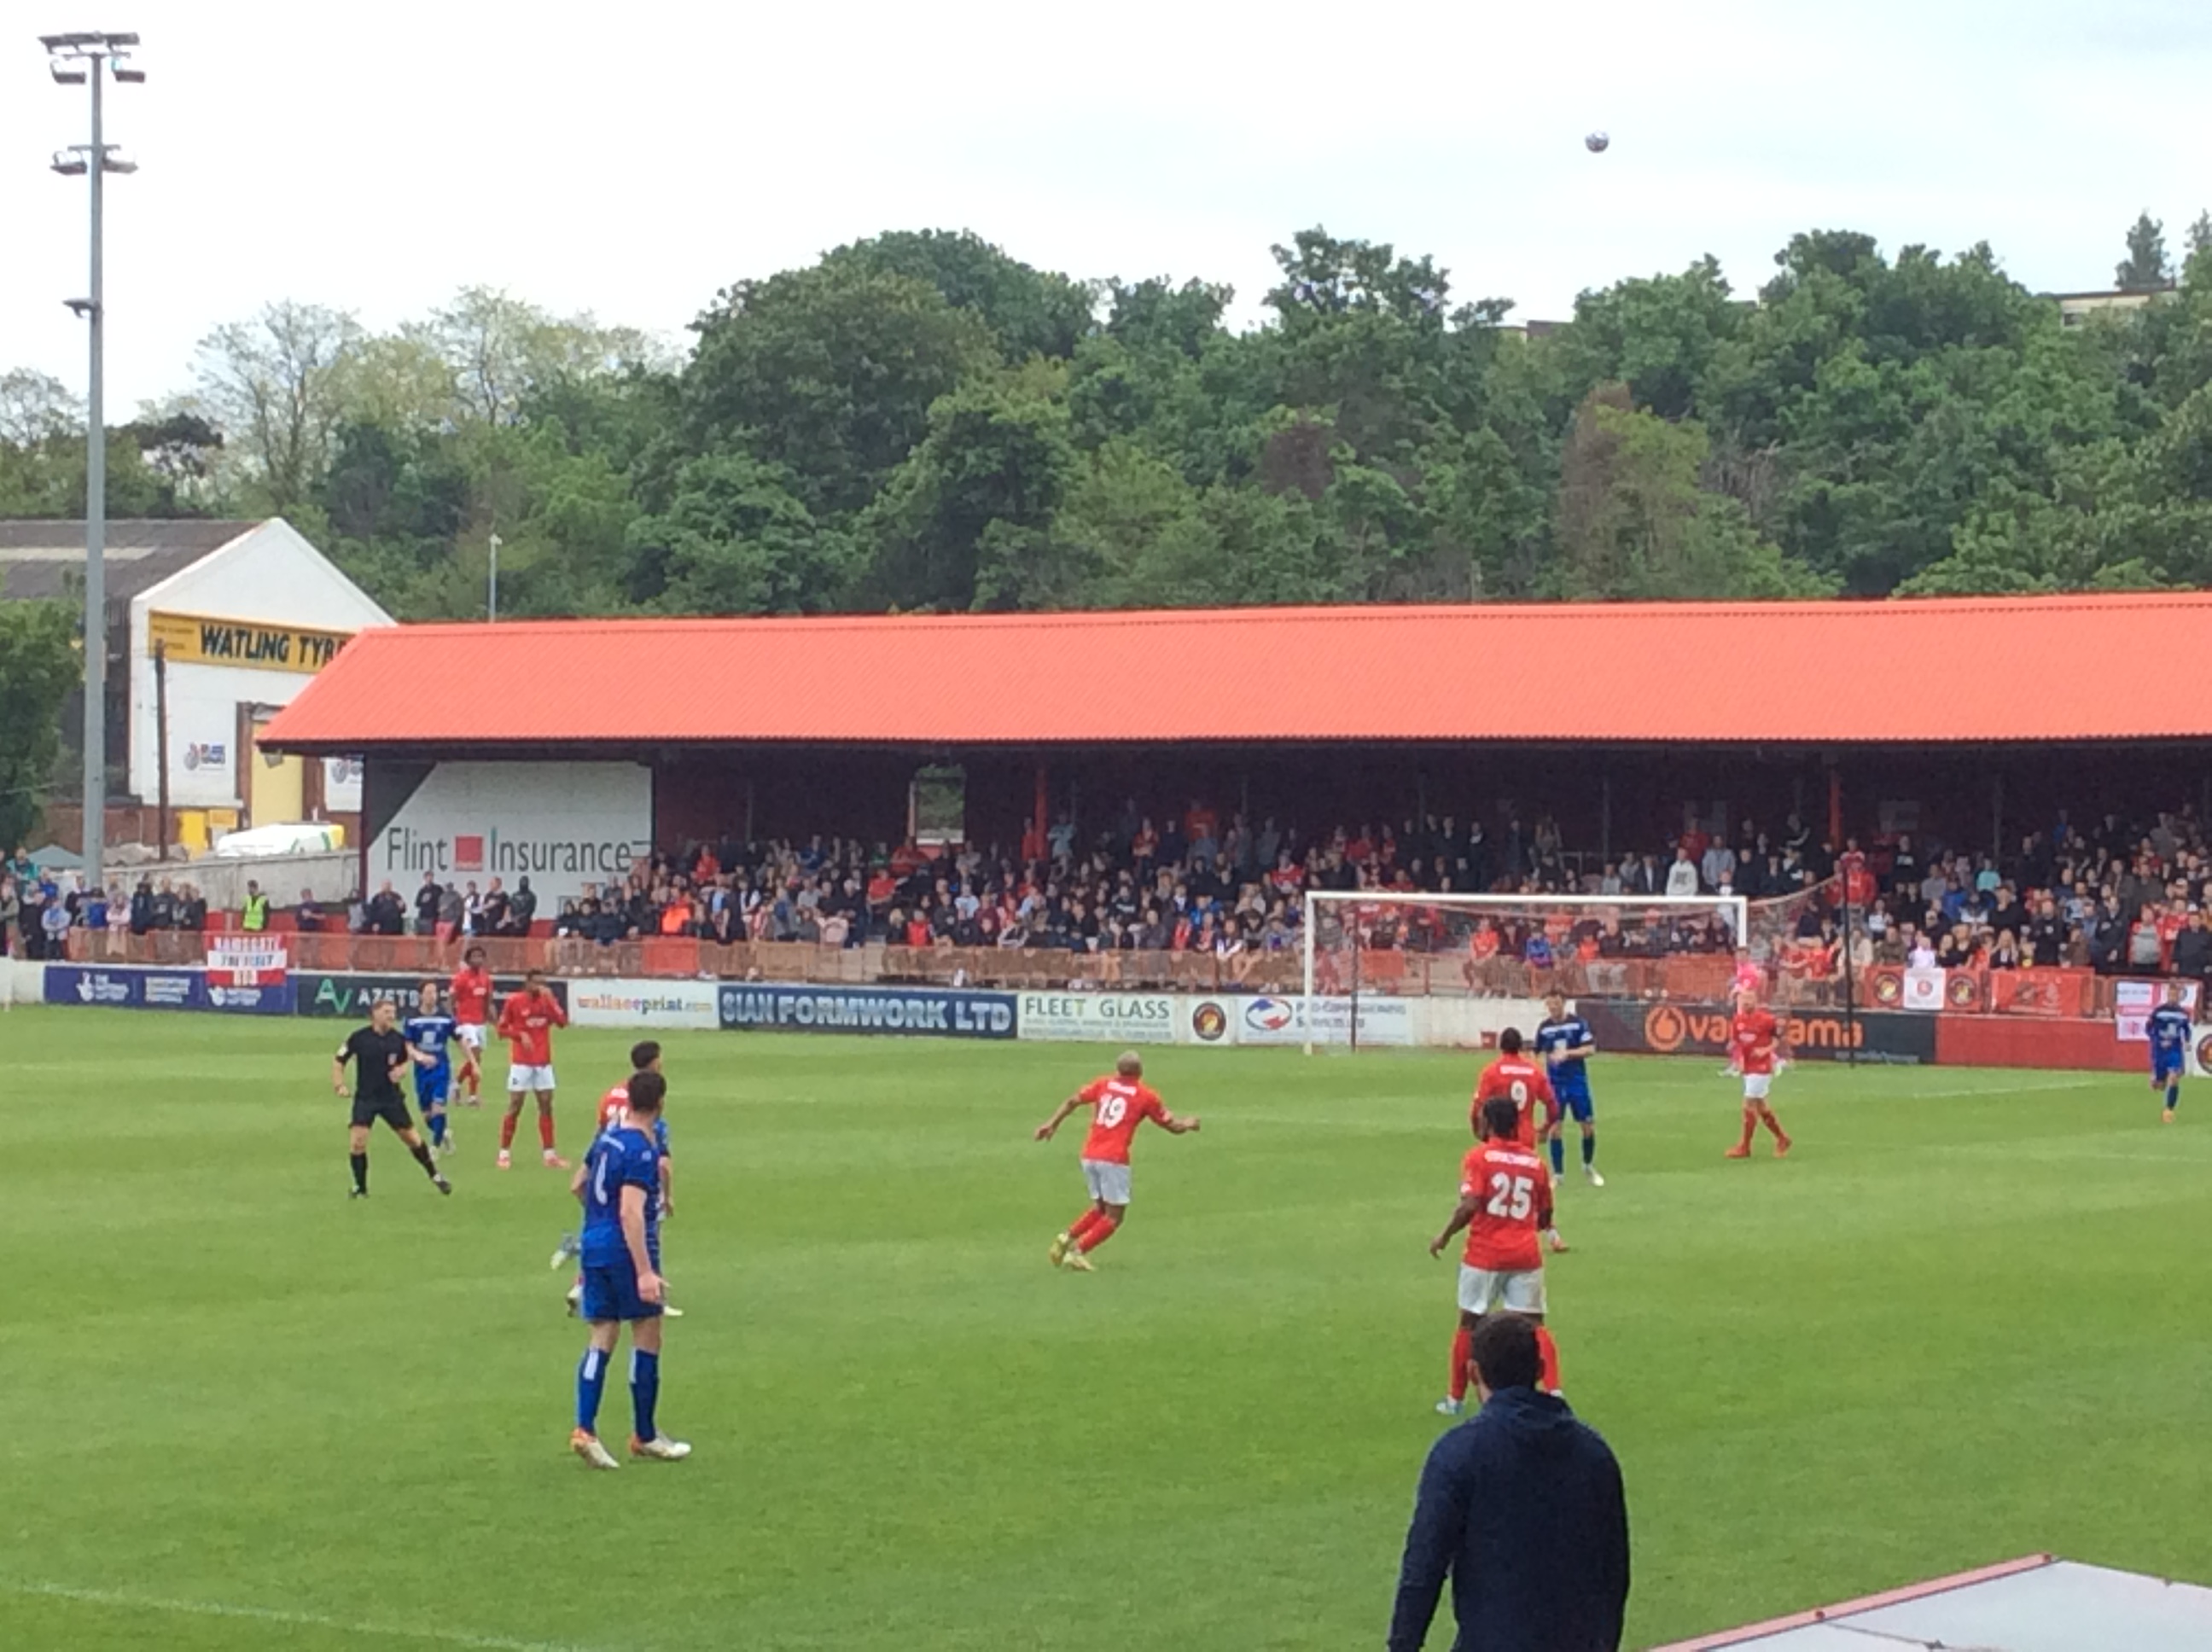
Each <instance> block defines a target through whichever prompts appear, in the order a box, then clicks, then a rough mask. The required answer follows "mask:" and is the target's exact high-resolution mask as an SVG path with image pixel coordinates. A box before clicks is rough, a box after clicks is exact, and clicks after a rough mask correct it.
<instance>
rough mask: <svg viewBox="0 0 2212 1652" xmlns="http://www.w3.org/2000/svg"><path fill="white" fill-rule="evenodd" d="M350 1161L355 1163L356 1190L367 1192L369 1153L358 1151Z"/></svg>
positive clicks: (354, 1178) (354, 1183)
mask: <svg viewBox="0 0 2212 1652" xmlns="http://www.w3.org/2000/svg"><path fill="white" fill-rule="evenodd" d="M350 1163H352V1165H353V1185H354V1190H355V1191H356V1193H367V1192H368V1154H366V1153H356V1154H354V1155H352V1156H351V1159H350Z"/></svg>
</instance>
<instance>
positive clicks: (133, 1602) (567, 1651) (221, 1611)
mask: <svg viewBox="0 0 2212 1652" xmlns="http://www.w3.org/2000/svg"><path fill="white" fill-rule="evenodd" d="M0 1594H14V1595H19V1596H22V1597H24V1598H27V1599H31V1600H67V1601H70V1602H73V1603H75V1604H76V1605H79V1606H106V1607H109V1608H111V1609H113V1610H117V1611H124V1612H168V1613H177V1614H179V1615H180V1616H185V1617H192V1618H228V1619H237V1620H240V1621H243V1622H246V1623H257V1624H275V1625H282V1626H284V1627H287V1628H291V1629H327V1630H331V1631H335V1632H337V1633H338V1634H342V1635H374V1636H380V1637H383V1638H384V1639H386V1640H393V1641H418V1642H423V1643H428V1644H430V1645H434V1646H465V1647H474V1648H477V1649H479V1652H590V1649H588V1648H586V1647H580V1646H574V1645H570V1644H568V1643H562V1642H555V1641H518V1640H513V1639H510V1638H509V1637H507V1636H504V1635H476V1634H471V1633H470V1632H469V1631H467V1630H464V1629H441V1628H438V1627H436V1626H435V1625H433V1626H429V1627H415V1626H411V1625H404V1624H364V1623H352V1622H349V1621H348V1620H347V1619H343V1618H328V1617H325V1616H323V1615H322V1614H320V1613H313V1612H288V1611H285V1610H283V1608H282V1607H277V1606H234V1605H232V1604H230V1603H229V1602H228V1601H222V1600H166V1599H163V1598H162V1597H161V1596H158V1595H151V1594H128V1593H126V1592H125V1591H124V1590H121V1589H95V1588H71V1587H70V1586H69V1585H67V1584H64V1583H33V1582H19V1581H17V1580H15V1579H13V1578H0Z"/></svg>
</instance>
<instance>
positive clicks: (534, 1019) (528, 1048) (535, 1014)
mask: <svg viewBox="0 0 2212 1652" xmlns="http://www.w3.org/2000/svg"><path fill="white" fill-rule="evenodd" d="M567 1025H568V1011H566V1010H563V1009H562V1007H561V1000H560V999H557V998H555V997H554V996H553V994H552V993H538V994H537V995H536V996H535V997H533V996H532V994H530V993H527V992H522V993H514V994H513V995H512V996H511V997H509V998H508V999H507V1002H506V1003H504V1004H502V1005H500V1006H499V1036H501V1038H504V1039H505V1040H507V1059H508V1060H511V1061H513V1063H514V1065H515V1066H519V1067H550V1066H552V1065H553V1029H554V1028H556V1027H565V1026H567Z"/></svg>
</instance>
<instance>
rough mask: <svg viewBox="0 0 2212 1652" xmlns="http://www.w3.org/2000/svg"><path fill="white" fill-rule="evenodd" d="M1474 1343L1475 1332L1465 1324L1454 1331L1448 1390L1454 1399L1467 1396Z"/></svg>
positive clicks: (1461, 1398)
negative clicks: (1470, 1356)
mask: <svg viewBox="0 0 2212 1652" xmlns="http://www.w3.org/2000/svg"><path fill="white" fill-rule="evenodd" d="M1473 1346H1474V1332H1472V1331H1470V1330H1468V1328H1467V1327H1465V1326H1464V1325H1462V1326H1461V1327H1459V1329H1458V1330H1456V1331H1455V1332H1453V1333H1452V1363H1451V1387H1450V1388H1449V1389H1448V1390H1446V1392H1448V1393H1449V1394H1450V1395H1451V1397H1452V1398H1453V1399H1454V1400H1464V1399H1466V1398H1467V1360H1468V1354H1469V1353H1470V1352H1471V1351H1472V1350H1473Z"/></svg>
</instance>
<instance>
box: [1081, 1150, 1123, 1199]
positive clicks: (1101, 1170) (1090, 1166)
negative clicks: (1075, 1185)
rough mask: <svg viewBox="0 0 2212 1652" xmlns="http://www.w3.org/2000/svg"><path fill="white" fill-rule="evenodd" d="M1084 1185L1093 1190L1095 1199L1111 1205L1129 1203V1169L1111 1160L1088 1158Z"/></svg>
mask: <svg viewBox="0 0 2212 1652" xmlns="http://www.w3.org/2000/svg"><path fill="white" fill-rule="evenodd" d="M1083 1185H1084V1186H1085V1187H1088V1188H1090V1189H1091V1197H1092V1198H1093V1199H1098V1200H1104V1201H1105V1202H1106V1203H1107V1204H1109V1205H1126V1204H1127V1203H1128V1202H1129V1167H1128V1166H1127V1165H1126V1164H1116V1163H1114V1162H1113V1160H1111V1159H1103V1158H1087V1159H1085V1160H1084V1161H1083Z"/></svg>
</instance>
